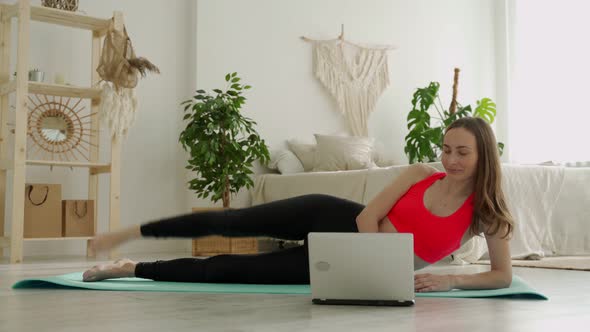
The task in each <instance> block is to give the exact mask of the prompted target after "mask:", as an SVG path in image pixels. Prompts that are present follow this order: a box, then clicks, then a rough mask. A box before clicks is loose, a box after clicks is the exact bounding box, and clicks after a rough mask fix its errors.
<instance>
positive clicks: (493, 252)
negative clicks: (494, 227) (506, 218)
mask: <svg viewBox="0 0 590 332" xmlns="http://www.w3.org/2000/svg"><path fill="white" fill-rule="evenodd" d="M503 234H504V231H503V230H500V231H498V233H496V234H495V235H493V236H489V235H486V242H487V244H488V251H489V255H490V261H491V270H490V271H487V272H482V273H475V274H470V275H469V274H459V275H434V274H418V275H416V276H415V277H414V285H415V286H414V288H415V290H416V292H433V291H448V290H451V289H454V288H458V289H497V288H506V287H510V284H511V283H512V263H511V258H510V245H509V239H508V238H504V239H503V238H502V235H503Z"/></svg>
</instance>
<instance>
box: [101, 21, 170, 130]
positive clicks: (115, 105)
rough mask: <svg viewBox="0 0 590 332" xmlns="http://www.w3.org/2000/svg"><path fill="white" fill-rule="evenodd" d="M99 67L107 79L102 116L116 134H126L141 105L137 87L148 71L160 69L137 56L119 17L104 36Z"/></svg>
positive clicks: (104, 84)
mask: <svg viewBox="0 0 590 332" xmlns="http://www.w3.org/2000/svg"><path fill="white" fill-rule="evenodd" d="M96 71H97V72H98V74H99V75H100V77H101V78H102V80H103V81H105V82H104V83H103V84H102V95H101V97H102V98H101V100H102V101H101V106H100V110H99V113H100V118H101V119H102V121H104V122H106V123H108V125H109V127H110V129H111V134H112V136H113V137H120V136H125V135H126V134H127V131H128V129H129V127H131V125H132V124H133V122H134V120H135V115H136V112H137V109H138V101H137V96H136V95H135V91H134V88H135V87H136V86H137V83H138V80H139V78H140V76H141V77H144V76H145V75H146V72H148V71H150V72H154V73H160V70H159V69H158V67H156V66H155V65H154V64H152V63H151V62H150V61H149V60H147V59H146V58H143V57H137V56H136V55H135V51H134V50H133V46H132V45H131V39H130V38H129V35H127V29H126V28H125V25H122V26H121V27H115V19H113V20H111V24H110V26H109V29H108V31H107V34H106V36H105V38H104V44H103V48H102V53H101V55H100V62H99V64H98V67H97V68H96Z"/></svg>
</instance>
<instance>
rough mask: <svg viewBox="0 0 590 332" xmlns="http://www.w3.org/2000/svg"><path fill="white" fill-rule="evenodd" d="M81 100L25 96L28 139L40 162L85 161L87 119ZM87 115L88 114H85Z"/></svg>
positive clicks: (87, 142)
mask: <svg viewBox="0 0 590 332" xmlns="http://www.w3.org/2000/svg"><path fill="white" fill-rule="evenodd" d="M81 101H82V100H81V99H79V98H76V99H75V100H74V99H73V98H64V97H54V96H46V95H32V96H29V103H27V106H28V108H29V119H28V129H29V130H28V135H29V137H30V138H31V142H32V144H33V145H34V147H35V148H36V149H34V148H31V149H29V150H30V151H31V153H36V154H40V155H41V158H40V159H51V160H67V161H70V160H81V159H84V160H89V157H88V156H89V151H90V149H89V147H90V135H91V130H90V119H89V117H90V116H92V115H93V114H86V115H83V114H84V110H85V109H86V107H84V106H82V105H80V103H81ZM86 113H88V112H86Z"/></svg>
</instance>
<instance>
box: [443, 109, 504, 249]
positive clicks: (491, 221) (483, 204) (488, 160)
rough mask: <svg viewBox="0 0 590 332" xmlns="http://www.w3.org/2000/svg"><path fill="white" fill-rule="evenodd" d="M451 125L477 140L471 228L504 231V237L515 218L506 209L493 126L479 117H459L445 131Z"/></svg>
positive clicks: (490, 233)
mask: <svg viewBox="0 0 590 332" xmlns="http://www.w3.org/2000/svg"><path fill="white" fill-rule="evenodd" d="M454 128H465V129H466V130H468V131H469V132H470V133H472V134H473V135H474V136H475V140H476V142H477V143H476V144H477V154H478V160H477V169H476V171H475V179H474V185H475V199H474V207H473V219H472V221H471V226H470V227H469V229H470V231H471V233H472V234H474V235H479V234H480V233H481V232H482V230H483V232H484V233H485V234H486V235H496V234H497V233H498V232H499V231H500V230H503V231H504V234H503V236H502V237H503V238H507V237H509V236H510V235H511V234H512V231H513V230H514V219H513V217H512V215H511V214H510V211H509V210H508V206H507V204H506V199H505V197H504V192H503V191H502V167H501V165H500V154H499V152H498V147H497V143H496V137H495V135H494V132H493V130H492V127H490V125H489V124H488V123H487V122H486V121H484V120H483V119H482V118H478V117H464V118H460V119H458V120H456V121H454V122H453V123H451V125H449V127H447V128H446V130H445V134H446V133H447V132H448V131H449V130H451V129H454Z"/></svg>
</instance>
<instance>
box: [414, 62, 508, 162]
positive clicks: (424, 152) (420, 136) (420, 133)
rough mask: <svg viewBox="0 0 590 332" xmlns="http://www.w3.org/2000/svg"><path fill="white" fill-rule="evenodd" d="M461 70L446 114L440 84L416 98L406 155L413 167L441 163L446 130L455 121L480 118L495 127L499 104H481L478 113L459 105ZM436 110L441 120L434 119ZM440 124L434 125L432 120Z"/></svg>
mask: <svg viewBox="0 0 590 332" xmlns="http://www.w3.org/2000/svg"><path fill="white" fill-rule="evenodd" d="M458 72H459V71H458V69H455V83H454V85H453V101H452V102H451V106H450V107H449V110H445V109H444V107H443V105H442V103H441V100H440V97H439V89H440V84H439V83H438V82H431V83H430V84H429V85H428V86H427V87H425V88H419V89H417V90H416V92H414V97H413V98H412V110H411V111H410V113H409V114H408V118H407V120H408V129H409V130H410V132H409V133H408V135H406V137H405V140H406V147H405V148H404V152H405V153H406V155H407V156H408V159H409V163H410V164H413V163H415V162H433V161H439V160H440V159H439V158H440V154H441V151H442V144H443V136H444V130H445V128H446V127H448V126H449V125H450V124H451V123H453V121H455V120H457V119H459V118H462V117H466V116H473V117H480V118H482V119H484V120H485V121H486V122H488V123H490V124H491V123H493V122H494V119H495V117H496V104H495V103H494V102H493V101H492V100H491V99H490V98H482V99H481V100H478V101H477V104H476V106H475V109H473V108H472V107H471V105H465V106H464V105H461V104H460V103H458V102H457V101H456V94H457V81H458ZM431 108H433V109H434V110H435V111H436V113H437V115H438V117H436V116H431V115H430V113H429V111H430V110H431ZM433 119H434V120H436V121H435V122H434V123H433V122H432V120H433ZM498 150H499V153H500V155H502V153H503V151H504V143H501V142H498Z"/></svg>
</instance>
